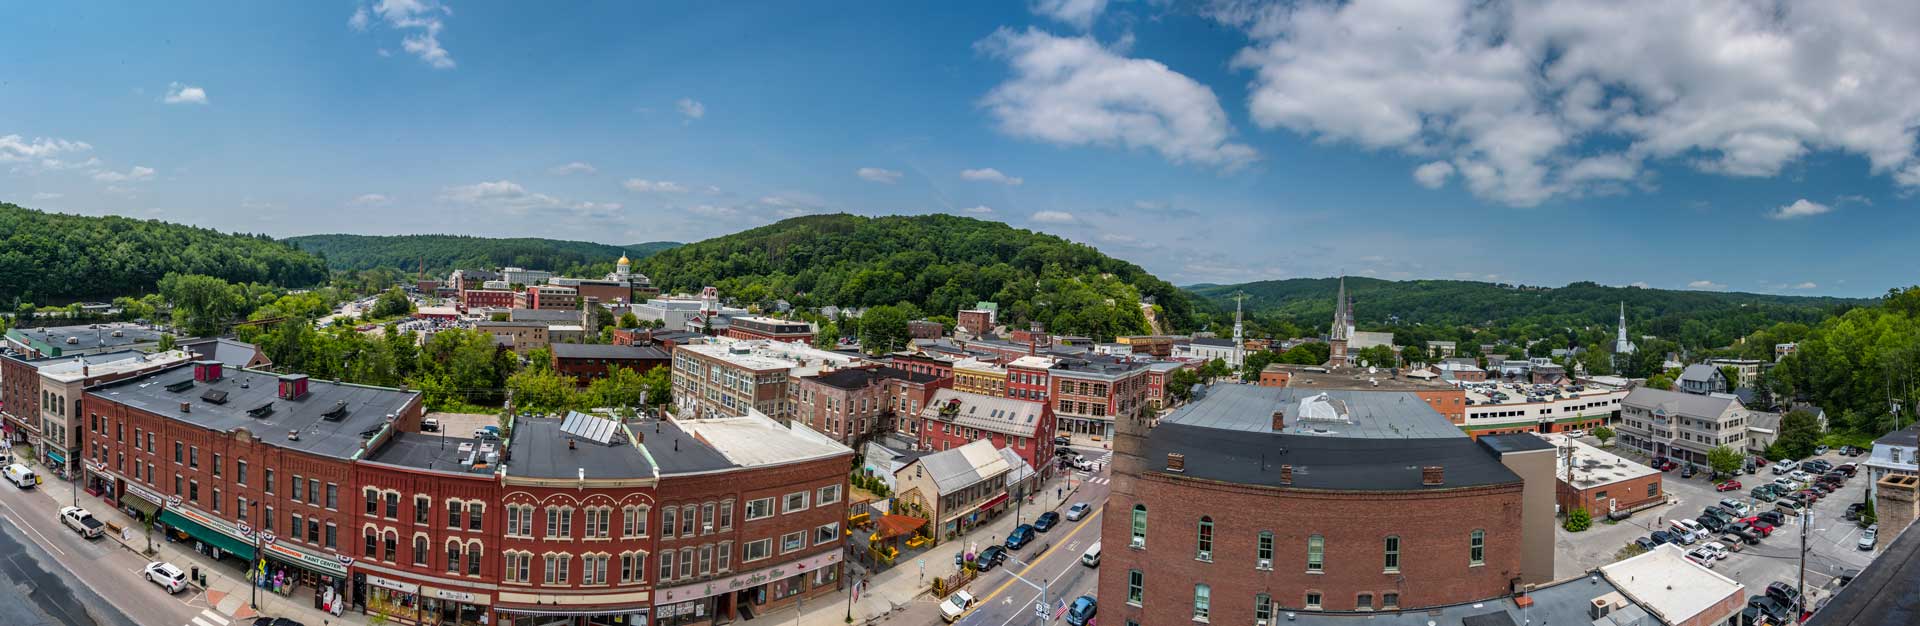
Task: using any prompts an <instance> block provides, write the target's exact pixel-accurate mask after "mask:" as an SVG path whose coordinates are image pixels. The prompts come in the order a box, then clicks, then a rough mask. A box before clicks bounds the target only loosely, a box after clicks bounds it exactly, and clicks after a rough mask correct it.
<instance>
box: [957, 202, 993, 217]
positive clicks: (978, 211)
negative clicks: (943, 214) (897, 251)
mask: <svg viewBox="0 0 1920 626" xmlns="http://www.w3.org/2000/svg"><path fill="white" fill-rule="evenodd" d="M960 212H961V213H966V214H968V215H989V214H992V213H993V207H990V206H987V205H984V204H982V205H979V206H970V207H967V208H964V209H960Z"/></svg>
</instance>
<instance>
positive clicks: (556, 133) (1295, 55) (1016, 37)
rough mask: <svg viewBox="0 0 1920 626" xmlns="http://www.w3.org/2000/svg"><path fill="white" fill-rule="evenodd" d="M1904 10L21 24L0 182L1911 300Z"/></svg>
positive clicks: (930, 10)
mask: <svg viewBox="0 0 1920 626" xmlns="http://www.w3.org/2000/svg"><path fill="white" fill-rule="evenodd" d="M1913 32H1920V3H1914V2H1910V1H1886V2H1879V1H1867V0H1829V1H1827V2H1819V3H1793V2H1786V3H1778V6H1775V5H1774V3H1761V2H1744V1H1710V0H1700V1H1682V0H1618V1H1608V2H1589V1H1571V0H1535V1H1530V2H1523V3H1509V2H1502V1H1499V0H1493V1H1483V0H1353V1H1351V2H1343V3H1327V2H1288V3H1266V2H1248V1H1245V0H1214V1H1205V0H1199V1H1183V2H1168V1H1164V0H1162V1H1138V2H1123V1H1114V0H1032V1H1024V0H1023V1H1016V2H1003V3H990V2H965V3H954V2H937V3H935V2H925V3H923V2H878V3H870V4H866V3H852V2H848V3H832V4H828V5H820V4H814V3H797V2H765V3H754V2H738V3H630V2H604V3H596V2H582V3H558V4H555V3H526V2H465V1H461V0H446V1H444V2H441V1H434V0H383V1H379V2H373V3H367V2H360V3H354V2H275V3H261V2H254V3H222V4H210V3H196V2H188V3H138V4H134V5H131V6H124V5H121V6H116V5H108V4H105V3H83V4H70V3H30V4H21V5H15V6H12V7H10V8H9V10H8V18H7V19H6V20H3V21H0V40H5V41H7V42H8V43H9V46H8V49H9V50H10V52H11V53H10V54H6V55H0V201H10V202H14V203H17V204H20V205H23V206H28V207H33V208H37V209H42V210H48V211H58V212H65V213H79V214H88V215H101V214H118V215H126V216H131V217H138V218H158V219H164V220H169V221H176V222H184V223H189V224H195V225H200V226H207V227H212V228H217V229H220V230H226V231H238V232H263V233H269V234H272V235H275V236H292V235H301V234H314V233H332V232H352V233H363V234H402V233H453V234H466V235H481V236H502V237H506V236H537V237H550V238H558V239H581V240H590V241H598V242H602V243H610V244H632V243H640V242H647V241H661V240H669V241H697V240H699V239H702V238H706V237H713V236H717V235H722V234H726V233H729V232H734V231H738V230H741V229H745V228H750V227H754V226H759V225H763V224H767V223H771V222H774V221H777V220H779V219H783V218H786V217H792V216H796V215H804V214H810V213H833V212H848V213H855V214H862V215H890V214H925V213H949V214H955V215H965V216H972V217H979V218H982V219H989V220H996V221H1002V222H1006V223H1008V224H1011V225H1013V226H1015V227H1019V228H1027V229H1033V230H1038V231H1044V232H1048V233H1052V234H1056V235H1060V236H1062V237H1066V238H1068V239H1071V240H1074V241H1079V242H1083V243H1086V244H1089V245H1093V246H1095V247H1098V248H1099V249H1101V250H1102V251H1104V252H1106V253H1108V254H1110V255H1113V256H1117V257H1120V258H1124V259H1127V260H1130V261H1133V262H1135V263H1138V264H1139V265H1141V266H1143V267H1145V268H1147V269H1148V270H1150V271H1152V272H1154V273H1155V274H1157V275H1159V276H1160V277H1162V278H1165V279H1167V280H1170V281H1173V282H1175V283H1176V284H1193V283H1202V282H1211V283H1229V282H1244V281H1251V280H1264V279H1274V278H1290V277H1301V276H1307V277H1321V276H1332V275H1337V274H1350V275H1360V276H1374V277H1379V278H1390V279H1408V278H1443V279H1453V278H1459V279H1472V280H1488V281H1495V282H1507V283H1522V284H1531V285H1563V284H1566V283H1568V282H1572V281H1595V282H1599V283H1603V284H1611V285H1643V286H1650V287H1659V288H1674V289H1699V290H1730V291H1751V292H1762V293H1781V294H1805V295H1843V296H1873V295H1879V294H1881V293H1884V292H1885V291H1886V290H1887V289H1888V288H1890V287H1894V286H1902V285H1908V284H1912V283H1914V282H1916V279H1915V278H1913V277H1912V276H1911V275H1910V274H1909V273H1908V270H1909V268H1912V267H1914V266H1915V261H1916V260H1920V259H1917V258H1916V257H1917V256H1920V247H1916V246H1913V245H1911V242H1913V241H1914V239H1913V237H1912V235H1910V234H1907V233H1913V232H1915V231H1916V228H1917V227H1920V217H1916V215H1915V211H1914V210H1913V207H1914V204H1915V198H1914V191H1915V190H1916V189H1920V154H1916V152H1915V148H1916V129H1920V72H1916V71H1914V70H1913V68H1916V67H1920V38H1915V37H1913V36H1911V34H1912V33H1913Z"/></svg>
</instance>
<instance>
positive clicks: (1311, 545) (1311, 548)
mask: <svg viewBox="0 0 1920 626" xmlns="http://www.w3.org/2000/svg"><path fill="white" fill-rule="evenodd" d="M1326 549H1327V539H1326V538H1325V537H1321V536H1319V535H1311V536H1309V537H1307V571H1309V572H1318V571H1321V570H1322V568H1323V567H1325V566H1326V563H1325V562H1324V561H1323V559H1324V557H1325V556H1326Z"/></svg>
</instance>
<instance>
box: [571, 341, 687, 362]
mask: <svg viewBox="0 0 1920 626" xmlns="http://www.w3.org/2000/svg"><path fill="white" fill-rule="evenodd" d="M548 349H550V350H552V351H553V358H556V359H609V360H623V361H639V360H655V361H665V360H667V359H669V358H671V357H670V356H669V355H668V354H667V351H666V350H661V349H660V348H657V347H654V346H614V345H607V344H599V343H556V344H553V345H551V346H548Z"/></svg>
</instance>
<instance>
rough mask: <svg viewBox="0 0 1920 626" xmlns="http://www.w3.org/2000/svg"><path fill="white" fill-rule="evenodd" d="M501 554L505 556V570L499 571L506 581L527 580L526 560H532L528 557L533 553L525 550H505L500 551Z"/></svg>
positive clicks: (519, 581) (518, 581)
mask: <svg viewBox="0 0 1920 626" xmlns="http://www.w3.org/2000/svg"><path fill="white" fill-rule="evenodd" d="M501 556H503V557H505V558H506V563H505V571H503V572H501V576H502V577H504V578H505V579H506V582H510V583H524V582H527V574H528V572H527V567H528V563H527V562H528V561H530V560H532V559H531V558H529V557H531V556H533V555H530V554H527V553H525V552H506V553H502V555H501Z"/></svg>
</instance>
